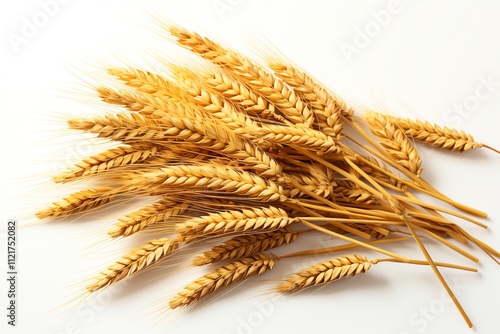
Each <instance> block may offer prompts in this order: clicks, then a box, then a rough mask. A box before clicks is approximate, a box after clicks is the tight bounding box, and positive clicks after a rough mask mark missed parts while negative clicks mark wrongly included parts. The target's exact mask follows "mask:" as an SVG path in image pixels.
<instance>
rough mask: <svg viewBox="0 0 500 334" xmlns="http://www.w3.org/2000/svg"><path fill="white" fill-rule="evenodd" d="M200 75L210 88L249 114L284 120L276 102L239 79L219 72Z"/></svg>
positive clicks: (267, 118)
mask: <svg viewBox="0 0 500 334" xmlns="http://www.w3.org/2000/svg"><path fill="white" fill-rule="evenodd" d="M200 75H201V78H202V79H203V84H204V85H205V86H206V87H207V88H208V89H210V90H211V91H213V92H216V93H217V94H219V95H220V96H222V97H224V98H225V99H226V100H228V101H230V102H231V103H232V104H233V105H234V106H236V107H239V108H241V109H243V110H245V111H246V112H247V113H248V114H249V115H252V116H256V117H258V118H259V120H261V121H265V120H278V121H282V122H283V121H284V118H283V117H282V116H281V115H279V114H277V111H276V108H275V106H274V104H272V103H269V101H267V100H266V99H264V98H263V97H261V96H260V95H257V94H255V93H254V92H253V91H252V90H251V89H248V87H247V86H245V85H244V84H242V83H241V82H239V81H238V80H234V79H233V78H231V77H230V76H228V75H226V74H224V73H219V72H202V73H201V74H200Z"/></svg>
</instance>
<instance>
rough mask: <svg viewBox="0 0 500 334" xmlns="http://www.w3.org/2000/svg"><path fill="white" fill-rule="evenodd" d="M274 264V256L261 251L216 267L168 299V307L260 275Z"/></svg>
mask: <svg viewBox="0 0 500 334" xmlns="http://www.w3.org/2000/svg"><path fill="white" fill-rule="evenodd" d="M275 264H276V259H275V258H273V257H270V256H269V255H267V254H264V253H261V254H255V255H252V256H249V257H246V258H243V259H240V260H237V261H234V262H232V263H230V264H227V265H225V266H223V267H220V268H217V269H215V270H214V271H212V272H211V273H209V274H206V275H205V276H202V277H200V278H198V279H196V280H194V281H193V282H191V283H190V284H188V285H186V286H185V287H184V289H182V290H181V291H179V293H177V295H175V296H174V297H173V298H172V299H171V300H170V302H169V305H170V308H171V309H176V308H178V307H185V306H188V305H191V304H193V303H195V302H197V301H198V300H200V299H202V298H204V297H208V296H209V295H211V294H213V293H215V292H216V291H218V290H220V289H222V288H224V287H226V286H228V285H231V284H234V283H237V282H240V281H243V280H245V279H247V278H249V277H251V276H255V275H262V274H264V273H265V272H266V271H268V270H271V269H272V268H273V267H274V265H275Z"/></svg>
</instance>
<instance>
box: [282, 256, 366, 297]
mask: <svg viewBox="0 0 500 334" xmlns="http://www.w3.org/2000/svg"><path fill="white" fill-rule="evenodd" d="M371 265H372V263H371V262H370V261H368V260H367V259H366V257H364V256H362V255H350V256H342V257H338V258H335V259H333V260H329V261H324V262H320V263H317V264H315V265H312V266H310V267H307V268H305V269H303V270H301V271H299V272H297V273H295V274H293V275H292V276H291V277H289V278H288V279H287V280H286V281H284V282H282V283H281V284H279V285H278V286H277V287H276V291H278V292H280V293H289V292H298V291H301V290H304V289H306V288H309V287H313V286H316V285H320V284H326V283H330V282H333V281H336V280H339V279H341V278H343V277H348V276H357V275H359V274H361V273H365V272H367V271H368V270H369V269H370V267H371Z"/></svg>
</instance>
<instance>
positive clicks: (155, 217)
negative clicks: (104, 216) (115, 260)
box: [108, 199, 188, 238]
mask: <svg viewBox="0 0 500 334" xmlns="http://www.w3.org/2000/svg"><path fill="white" fill-rule="evenodd" d="M187 208H188V205H187V204H179V203H177V202H175V201H171V200H169V199H161V200H159V201H157V202H155V203H153V204H151V205H148V206H145V207H142V208H140V209H139V210H137V211H134V212H132V213H129V214H128V215H126V216H125V217H122V218H120V219H119V220H118V222H117V223H115V226H114V227H113V229H112V230H111V231H109V232H108V234H109V236H110V237H112V238H118V237H128V236H130V235H132V234H134V233H137V232H139V231H141V230H143V229H145V228H146V227H148V226H151V225H153V224H156V223H159V222H163V221H166V220H167V219H169V218H170V217H173V216H177V215H180V214H182V213H184V212H185V211H186V210H187Z"/></svg>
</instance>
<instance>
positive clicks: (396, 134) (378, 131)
mask: <svg viewBox="0 0 500 334" xmlns="http://www.w3.org/2000/svg"><path fill="white" fill-rule="evenodd" d="M366 120H367V121H368V124H369V125H370V130H371V132H372V133H373V134H374V135H375V136H376V137H377V138H378V139H379V141H380V143H381V144H382V146H384V148H385V149H386V150H387V153H389V154H390V155H391V156H392V157H393V158H394V159H395V160H396V161H397V162H398V163H399V164H401V165H402V166H403V167H404V168H406V169H407V170H409V171H410V172H412V173H414V174H415V175H417V176H419V175H420V174H421V173H422V169H421V166H422V159H421V158H420V154H419V153H418V151H417V149H416V148H415V147H414V146H413V145H412V143H411V142H410V141H409V139H408V137H406V135H405V133H404V132H403V130H402V129H400V128H399V127H398V126H397V124H394V123H392V122H391V121H389V120H388V119H387V118H385V117H382V116H381V114H377V113H373V112H367V113H366Z"/></svg>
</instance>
